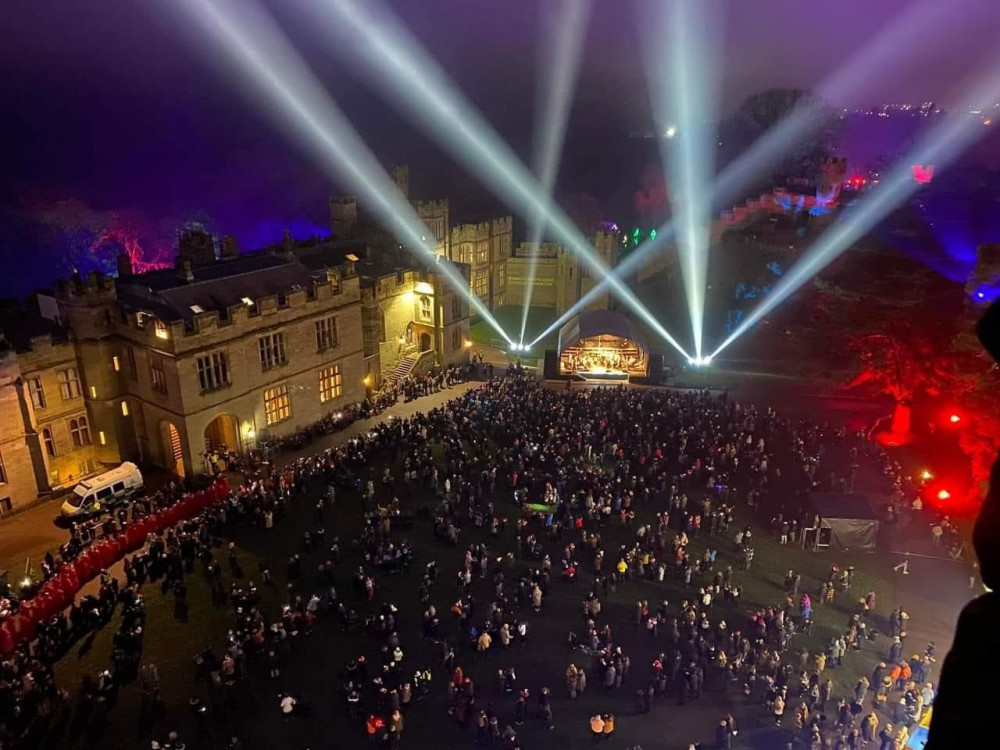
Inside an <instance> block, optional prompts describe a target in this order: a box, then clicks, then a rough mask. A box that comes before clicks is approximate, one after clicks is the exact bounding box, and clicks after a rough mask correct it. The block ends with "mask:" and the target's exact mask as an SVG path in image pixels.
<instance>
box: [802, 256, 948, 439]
mask: <svg viewBox="0 0 1000 750" xmlns="http://www.w3.org/2000/svg"><path fill="white" fill-rule="evenodd" d="M882 260H888V262H879V261H878V260H875V261H872V262H869V263H866V264H865V267H864V268H862V269H859V268H858V267H857V266H856V265H855V266H854V267H853V268H851V269H849V270H846V271H844V272H842V273H840V274H837V273H836V272H835V273H834V274H831V277H832V278H831V280H830V281H817V283H816V287H817V292H818V294H817V296H816V301H815V303H814V307H815V310H816V311H818V314H817V315H814V317H817V318H818V319H820V320H822V321H823V323H824V325H825V326H826V328H827V331H828V333H829V334H830V335H831V336H832V339H833V341H834V342H837V344H839V347H838V346H837V344H834V346H833V347H832V348H834V349H837V348H839V349H840V350H841V351H843V352H845V353H846V354H848V355H849V357H850V360H851V362H852V363H853V366H852V369H853V374H852V375H851V376H850V377H849V378H848V379H847V381H846V382H845V383H844V384H843V385H842V386H841V388H842V389H845V390H847V389H855V388H859V389H866V390H868V391H869V392H874V393H878V394H884V395H887V396H890V397H891V398H892V399H893V401H894V403H895V409H894V411H893V416H892V422H891V425H890V426H889V429H888V431H882V432H880V433H878V435H877V437H878V439H879V440H880V441H881V442H883V443H884V444H887V445H901V444H904V443H907V442H909V441H910V439H911V437H912V436H911V432H910V409H911V406H912V404H913V401H914V400H915V399H916V398H918V397H920V396H923V395H927V396H937V395H939V394H940V393H942V392H945V391H950V390H951V387H952V386H951V384H952V381H953V377H952V373H953V372H954V371H955V366H954V363H953V357H952V356H951V354H950V352H949V343H950V341H951V337H952V336H953V334H954V330H955V324H956V318H957V317H959V315H960V311H961V301H962V290H961V288H960V287H958V286H957V285H954V284H949V283H947V282H945V281H943V280H942V279H941V278H940V277H939V276H937V275H936V274H933V273H932V272H930V271H928V270H927V269H925V268H923V267H921V266H917V265H916V264H913V263H910V262H907V261H906V260H905V259H902V258H898V257H897V258H890V259H882ZM842 268H843V267H842ZM859 271H860V273H859ZM840 283H843V286H841V285H840ZM845 287H846V288H845Z"/></svg>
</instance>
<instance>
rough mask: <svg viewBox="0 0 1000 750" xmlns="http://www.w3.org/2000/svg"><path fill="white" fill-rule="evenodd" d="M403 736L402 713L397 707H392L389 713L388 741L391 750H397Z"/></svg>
mask: <svg viewBox="0 0 1000 750" xmlns="http://www.w3.org/2000/svg"><path fill="white" fill-rule="evenodd" d="M402 737H403V714H402V713H401V712H400V710H399V709H398V708H394V709H393V710H392V713H391V714H390V715H389V743H390V744H391V746H392V748H393V750H398V748H399V743H400V740H401V739H402Z"/></svg>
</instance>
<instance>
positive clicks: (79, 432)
mask: <svg viewBox="0 0 1000 750" xmlns="http://www.w3.org/2000/svg"><path fill="white" fill-rule="evenodd" d="M69 434H70V437H71V438H72V439H73V445H75V446H76V447H77V448H80V447H82V446H84V445H90V425H89V424H88V422H87V418H86V417H83V416H81V417H77V418H76V419H71V420H69Z"/></svg>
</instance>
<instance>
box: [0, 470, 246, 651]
mask: <svg viewBox="0 0 1000 750" xmlns="http://www.w3.org/2000/svg"><path fill="white" fill-rule="evenodd" d="M228 495H229V482H227V481H226V479H225V478H223V477H220V478H219V479H216V480H215V481H214V482H212V484H210V485H209V486H208V488H207V489H205V490H201V491H199V492H192V493H190V494H189V495H186V496H185V497H184V498H183V499H182V500H180V501H179V502H177V503H175V504H174V505H172V506H171V507H170V508H168V509H167V510H165V511H162V512H160V513H157V514H155V515H152V516H149V517H147V518H143V519H141V520H139V521H136V522H135V523H134V524H132V525H131V526H129V527H128V528H127V529H125V531H124V532H122V533H121V534H116V535H115V536H114V537H112V538H111V539H102V540H101V541H100V542H97V543H96V544H93V545H91V546H90V547H88V548H87V549H86V550H84V551H83V552H82V553H80V555H79V557H77V558H76V560H73V561H72V562H68V563H64V564H63V565H62V567H61V568H60V569H59V573H58V574H57V575H55V576H53V577H52V578H50V579H49V580H48V581H46V582H45V584H44V585H43V586H42V587H41V589H40V590H39V591H38V593H37V594H35V596H34V597H33V598H31V599H28V600H26V601H22V602H21V606H20V608H19V611H18V613H17V615H14V616H12V617H8V618H6V619H5V620H3V622H0V654H3V655H5V654H9V653H10V652H11V651H13V650H14V649H15V648H17V645H18V644H19V643H21V642H23V641H30V640H31V639H32V638H34V637H35V633H36V631H37V630H38V624H39V623H41V622H44V621H45V620H47V619H49V618H50V617H52V616H53V615H55V614H57V613H59V612H61V611H63V610H64V609H66V607H68V606H70V604H72V603H73V600H74V599H75V598H76V595H77V593H79V591H80V589H82V588H83V587H84V585H85V584H86V583H87V582H88V581H90V580H92V579H93V578H96V577H97V575H98V573H100V572H101V571H102V570H105V569H106V568H110V567H111V566H112V565H114V564H115V563H116V562H118V561H119V560H121V559H122V558H123V557H125V555H127V554H129V553H130V552H135V551H136V550H137V549H139V548H140V547H142V545H143V544H144V543H145V542H146V537H148V536H149V535H150V534H153V533H157V532H160V531H164V530H165V529H168V528H170V527H171V526H175V525H176V524H177V523H179V522H180V521H182V520H185V519H188V518H192V517H194V516H196V515H198V514H199V513H201V511H203V510H204V509H205V508H207V507H208V506H210V505H213V504H215V503H218V502H219V501H221V500H223V499H224V498H226V497H227V496H228Z"/></svg>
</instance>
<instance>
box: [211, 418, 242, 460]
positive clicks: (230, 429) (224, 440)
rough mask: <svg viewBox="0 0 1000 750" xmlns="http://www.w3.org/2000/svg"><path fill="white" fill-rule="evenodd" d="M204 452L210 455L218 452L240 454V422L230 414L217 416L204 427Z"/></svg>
mask: <svg viewBox="0 0 1000 750" xmlns="http://www.w3.org/2000/svg"><path fill="white" fill-rule="evenodd" d="M205 450H206V451H209V452H210V453H212V452H215V451H220V450H227V451H232V452H233V453H242V452H243V445H242V441H241V440H240V421H239V420H238V419H237V418H236V417H234V416H233V415H232V414H219V415H218V416H216V418H215V419H213V420H212V421H211V422H209V423H208V424H207V425H205Z"/></svg>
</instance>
